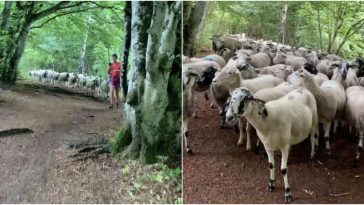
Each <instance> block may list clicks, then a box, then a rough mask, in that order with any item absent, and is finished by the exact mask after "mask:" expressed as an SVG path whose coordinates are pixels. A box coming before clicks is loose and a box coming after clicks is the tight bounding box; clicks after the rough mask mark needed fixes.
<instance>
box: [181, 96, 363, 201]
mask: <svg viewBox="0 0 364 205" xmlns="http://www.w3.org/2000/svg"><path fill="white" fill-rule="evenodd" d="M196 115H197V117H198V118H197V119H191V120H190V122H189V140H190V141H189V142H190V146H191V148H192V150H193V152H194V155H188V154H187V153H186V152H185V150H184V153H183V186H184V188H183V201H184V203H284V184H283V178H282V176H281V175H280V174H279V167H280V160H281V158H280V154H279V153H278V152H276V155H275V161H276V167H277V169H276V183H275V190H274V192H268V191H267V185H268V179H269V166H268V160H267V157H266V156H265V155H264V153H265V150H264V148H261V150H260V153H259V155H256V154H254V152H250V151H246V149H245V142H244V147H238V146H237V145H236V143H237V141H238V134H237V133H235V131H234V130H232V129H219V127H218V124H219V117H218V111H217V108H210V107H209V102H207V101H206V100H205V99H204V96H203V94H202V93H198V94H197V98H196ZM256 139H257V138H256V135H255V134H253V135H252V144H253V145H254V144H255V142H256ZM321 145H324V143H321ZM356 146H357V144H356V142H355V139H352V138H350V137H349V136H348V134H347V133H346V132H345V130H341V131H340V132H339V134H338V135H337V137H336V138H335V140H332V141H331V148H332V151H333V156H327V155H326V154H325V153H324V152H323V150H324V149H323V147H322V146H320V152H319V154H318V160H319V162H320V163H316V164H314V165H309V163H308V162H309V156H310V142H309V140H305V141H304V142H302V143H300V144H298V145H295V146H293V147H292V149H291V152H290V156H289V159H288V177H289V183H290V187H291V190H292V195H293V203H363V201H364V195H363V193H362V192H363V183H364V160H363V158H361V160H360V161H359V163H358V164H359V170H356V171H354V170H352V169H351V165H352V162H353V158H354V156H355V153H356ZM341 194H343V195H341Z"/></svg>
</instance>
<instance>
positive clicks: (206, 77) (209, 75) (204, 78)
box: [197, 66, 217, 87]
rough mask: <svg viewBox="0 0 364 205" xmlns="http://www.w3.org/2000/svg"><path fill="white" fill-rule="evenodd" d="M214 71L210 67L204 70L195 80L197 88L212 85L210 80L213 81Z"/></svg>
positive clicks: (214, 69)
mask: <svg viewBox="0 0 364 205" xmlns="http://www.w3.org/2000/svg"><path fill="white" fill-rule="evenodd" d="M216 71H217V69H216V68H214V67H212V66H210V67H208V68H206V69H205V70H204V71H203V72H202V75H201V77H200V78H199V79H198V80H197V86H198V87H203V86H208V85H210V84H211V83H212V79H214V77H215V73H216Z"/></svg>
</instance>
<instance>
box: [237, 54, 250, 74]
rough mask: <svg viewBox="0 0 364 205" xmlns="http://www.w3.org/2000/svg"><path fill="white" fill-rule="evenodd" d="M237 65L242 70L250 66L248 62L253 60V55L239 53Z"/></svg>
mask: <svg viewBox="0 0 364 205" xmlns="http://www.w3.org/2000/svg"><path fill="white" fill-rule="evenodd" d="M237 57H238V58H237V60H236V67H237V68H238V69H239V70H240V71H241V70H246V69H248V68H249V66H248V62H249V61H251V55H250V54H247V53H237Z"/></svg>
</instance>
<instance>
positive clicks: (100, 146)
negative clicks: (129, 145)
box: [67, 137, 110, 161]
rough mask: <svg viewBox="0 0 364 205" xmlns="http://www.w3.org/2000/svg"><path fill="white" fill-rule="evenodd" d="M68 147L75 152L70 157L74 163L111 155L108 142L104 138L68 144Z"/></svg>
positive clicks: (93, 138) (90, 138)
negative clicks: (102, 155)
mask: <svg viewBox="0 0 364 205" xmlns="http://www.w3.org/2000/svg"><path fill="white" fill-rule="evenodd" d="M67 147H68V148H69V149H73V151H74V152H75V153H74V154H71V155H70V156H69V157H70V158H73V160H74V161H82V160H86V159H94V158H98V157H99V156H100V155H101V154H107V153H110V148H109V144H108V141H107V140H106V139H105V138H103V137H89V138H87V139H83V140H74V141H73V142H68V143H67Z"/></svg>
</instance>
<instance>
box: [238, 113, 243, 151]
mask: <svg viewBox="0 0 364 205" xmlns="http://www.w3.org/2000/svg"><path fill="white" fill-rule="evenodd" d="M238 125H239V133H240V134H239V140H238V146H239V147H240V146H242V145H243V140H244V121H243V119H242V118H240V119H239V123H238Z"/></svg>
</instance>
